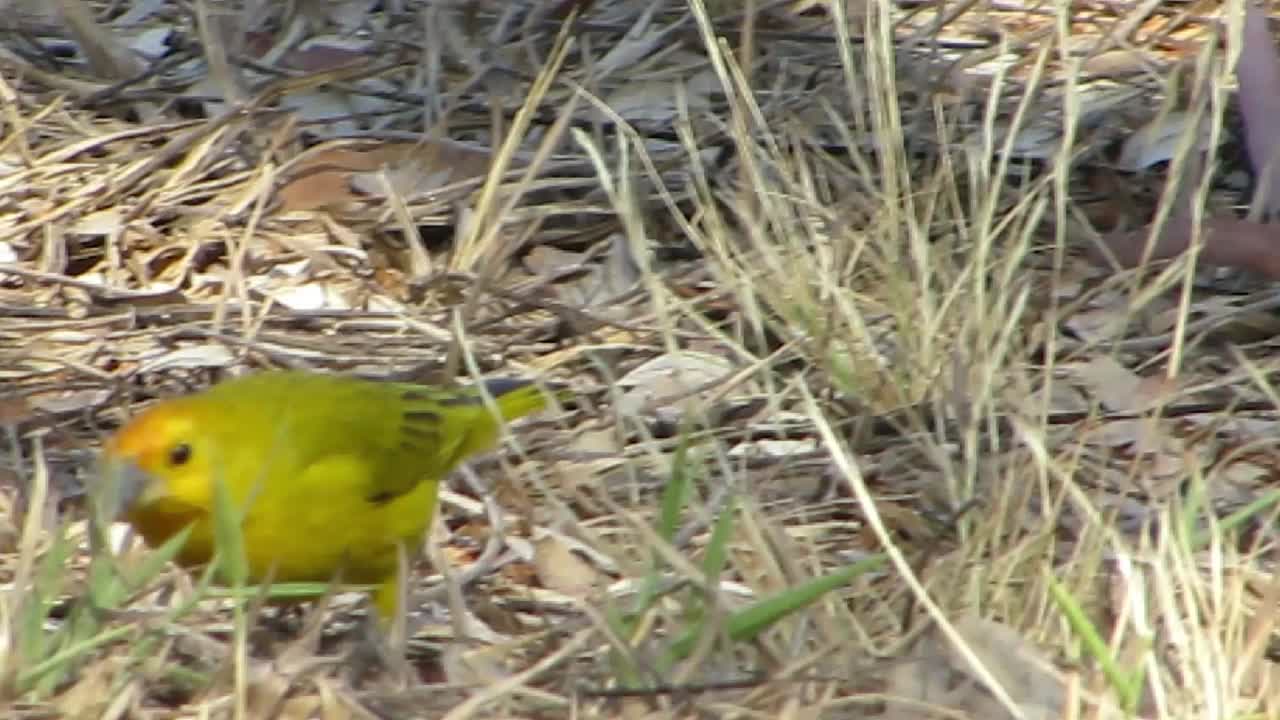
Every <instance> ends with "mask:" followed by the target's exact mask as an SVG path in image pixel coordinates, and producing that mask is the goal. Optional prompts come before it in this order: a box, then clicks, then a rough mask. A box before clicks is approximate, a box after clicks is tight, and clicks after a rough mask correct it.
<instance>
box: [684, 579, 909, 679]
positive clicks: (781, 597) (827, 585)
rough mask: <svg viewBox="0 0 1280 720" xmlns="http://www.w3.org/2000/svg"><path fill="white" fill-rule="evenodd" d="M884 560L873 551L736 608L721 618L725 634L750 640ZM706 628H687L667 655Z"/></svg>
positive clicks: (689, 644)
mask: <svg viewBox="0 0 1280 720" xmlns="http://www.w3.org/2000/svg"><path fill="white" fill-rule="evenodd" d="M884 561H885V556H884V555H873V556H871V557H869V558H866V559H863V560H860V561H858V562H856V563H854V564H853V565H849V566H847V567H844V568H841V569H840V570H837V571H835V572H833V573H831V574H829V575H824V576H822V577H819V578H814V579H813V580H810V581H809V582H806V583H805V584H803V585H800V586H798V587H794V588H791V589H789V590H784V591H782V592H780V593H778V594H777V595H774V596H773V597H771V598H767V599H764V600H761V601H759V602H757V603H755V604H754V605H751V606H750V607H747V608H744V609H742V610H739V611H737V612H735V613H733V614H731V615H730V616H729V618H728V620H727V621H726V622H725V626H726V627H725V630H726V634H727V635H728V638H729V640H731V641H733V642H744V641H747V640H752V639H754V638H755V637H756V636H758V635H759V634H760V633H762V632H764V631H765V630H767V629H768V628H770V627H772V626H773V625H774V624H776V623H777V622H778V621H779V620H782V619H783V618H786V617H787V616H789V615H792V614H794V613H795V612H797V611H798V610H800V609H802V608H804V607H805V606H807V605H809V604H811V603H813V602H814V601H816V600H818V599H819V598H821V597H822V596H823V595H825V594H827V593H829V592H831V591H832V590H836V589H838V588H840V587H843V586H844V585H846V584H848V583H849V582H851V581H852V580H853V579H854V578H856V577H858V576H859V575H863V574H865V573H867V572H869V571H871V570H874V569H876V568H878V567H880V565H882V564H883V563H884ZM708 631H709V629H708V628H707V627H706V625H705V623H699V624H697V625H694V626H693V627H691V628H689V629H688V630H686V631H685V632H684V633H683V634H682V635H681V636H680V637H679V638H677V639H676V641H675V642H673V643H672V644H671V647H670V648H669V649H668V655H669V657H670V658H672V659H675V660H680V659H683V658H685V657H688V655H689V653H690V652H692V651H693V648H694V647H695V646H696V645H697V644H698V638H699V637H701V636H702V635H703V633H706V632H708Z"/></svg>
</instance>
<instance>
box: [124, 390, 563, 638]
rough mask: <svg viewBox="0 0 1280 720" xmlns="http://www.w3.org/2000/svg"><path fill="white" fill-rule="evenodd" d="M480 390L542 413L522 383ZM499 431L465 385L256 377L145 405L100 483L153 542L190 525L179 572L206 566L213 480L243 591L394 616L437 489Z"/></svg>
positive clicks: (505, 412)
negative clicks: (289, 587)
mask: <svg viewBox="0 0 1280 720" xmlns="http://www.w3.org/2000/svg"><path fill="white" fill-rule="evenodd" d="M484 387H485V389H486V390H487V391H488V393H489V394H490V395H491V396H493V398H494V403H495V404H496V406H497V408H498V410H499V411H500V412H501V415H502V418H503V419H504V420H512V419H515V418H518V417H520V416H523V415H526V414H529V413H531V412H535V411H537V410H540V409H542V408H543V407H545V404H546V401H545V398H544V396H543V394H542V392H541V391H540V390H539V389H538V388H537V387H536V386H534V385H532V384H530V383H529V382H527V381H523V380H490V381H487V382H485V383H484ZM499 429H500V423H499V421H498V420H497V419H496V418H495V417H494V415H493V413H491V412H490V410H489V408H488V406H487V405H486V403H485V402H484V401H483V399H482V395H481V391H480V390H479V388H477V387H474V386H473V387H464V388H456V389H445V388H435V387H428V386H423V385H412V384H405V383H392V382H380V381H376V380H365V379H361V378H355V377H350V376H341V375H328V374H322V373H314V372H301V371H273V372H264V373H258V374H253V375H248V376H244V377H240V378H237V379H234V380H229V381H226V382H223V383H220V384H218V385H215V386H214V387H213V388H211V389H209V390H206V391H204V392H200V393H197V394H194V395H189V396H186V397H180V398H175V399H171V400H165V401H162V402H160V403H158V404H156V405H154V406H153V407H151V408H148V409H147V410H146V411H144V412H143V413H141V414H139V415H138V416H137V417H135V418H134V419H133V420H131V421H130V422H128V423H127V424H126V425H125V426H124V427H122V428H121V429H120V430H119V431H118V432H117V433H116V434H115V436H114V437H112V438H111V439H110V440H109V441H108V442H107V444H106V446H105V448H104V451H103V458H102V480H103V482H105V483H106V487H105V488H104V490H106V491H107V492H108V493H109V495H107V497H108V498H109V499H110V500H111V501H112V502H113V503H114V505H115V507H114V508H112V509H114V510H115V511H116V513H117V515H118V517H120V518H122V519H123V520H125V521H127V522H128V523H130V524H131V525H132V526H133V527H134V528H136V529H137V531H138V532H139V534H141V535H142V537H143V538H144V539H145V540H146V541H147V543H148V544H149V545H152V546H156V545H159V544H162V543H164V542H165V541H166V540H168V539H170V538H172V537H173V536H174V535H175V534H177V533H179V532H180V531H182V530H183V529H184V528H186V527H188V526H190V527H191V533H190V535H189V536H188V537H187V540H186V541H185V543H184V544H183V547H182V548H181V550H180V551H179V552H178V555H177V561H178V562H179V563H180V564H182V565H184V566H196V565H202V564H205V563H207V562H209V561H210V560H211V559H212V557H213V553H214V550H215V546H216V541H215V534H214V523H213V507H214V497H215V496H214V492H215V490H214V487H215V483H216V482H217V481H219V480H220V481H222V482H223V483H225V487H226V489H227V491H228V496H229V497H230V498H231V500H232V502H233V503H234V506H235V507H236V509H237V510H238V511H239V512H240V513H241V515H240V517H242V524H241V529H242V533H243V542H244V553H245V559H246V560H247V566H248V570H249V580H250V581H251V582H264V581H266V580H267V579H268V578H270V579H272V580H274V581H275V582H329V581H331V580H333V579H334V578H341V580H342V581H343V582H349V583H358V584H371V585H378V586H379V587H378V589H377V591H376V593H375V598H374V600H375V606H376V607H377V609H378V611H379V613H380V614H381V615H382V617H383V618H389V617H391V616H392V614H393V613H394V612H395V610H396V598H397V597H398V592H397V582H398V574H399V566H400V563H399V560H398V558H399V549H400V548H401V547H403V548H405V549H406V550H407V551H408V553H409V556H410V557H412V556H413V555H414V554H415V552H416V550H417V549H418V548H419V547H420V545H421V540H422V537H423V534H424V532H425V531H426V529H427V528H428V527H429V526H430V523H431V517H432V514H433V513H434V511H435V506H436V492H437V489H438V487H439V484H440V480H441V479H442V478H443V477H444V476H445V475H446V474H447V473H448V472H449V471H450V470H452V469H453V468H454V467H455V466H457V465H458V464H459V463H460V462H462V461H463V460H464V459H466V458H467V457H468V456H470V455H473V454H475V453H478V452H481V451H484V450H487V449H489V448H491V447H492V446H493V445H494V443H495V442H496V441H497V439H498V433H499Z"/></svg>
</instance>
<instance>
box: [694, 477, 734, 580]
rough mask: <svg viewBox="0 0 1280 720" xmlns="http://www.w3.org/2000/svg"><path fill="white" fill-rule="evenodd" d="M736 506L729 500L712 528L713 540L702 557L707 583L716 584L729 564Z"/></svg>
mask: <svg viewBox="0 0 1280 720" xmlns="http://www.w3.org/2000/svg"><path fill="white" fill-rule="evenodd" d="M736 505H737V503H735V502H734V501H733V498H729V502H727V503H725V505H724V509H723V510H721V511H720V516H719V517H717V518H716V523H715V525H714V526H713V527H712V528H711V539H710V540H708V541H707V551H706V554H705V555H703V557H702V572H703V574H704V575H706V577H707V582H711V583H714V582H716V581H717V580H718V579H719V578H720V575H721V574H722V573H723V572H724V568H725V565H727V564H728V562H729V538H731V537H733V521H734V519H735V517H736V512H737V507H736Z"/></svg>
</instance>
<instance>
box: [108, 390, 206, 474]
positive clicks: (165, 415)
mask: <svg viewBox="0 0 1280 720" xmlns="http://www.w3.org/2000/svg"><path fill="white" fill-rule="evenodd" d="M190 428H191V422H190V420H189V419H188V418H187V416H186V414H185V413H183V412H181V410H180V409H179V408H178V407H176V406H175V405H174V404H173V403H172V402H170V403H161V404H160V405H156V406H154V407H151V408H148V409H147V410H145V411H143V412H142V413H141V414H139V415H138V416H137V417H135V418H133V419H132V420H130V421H129V422H127V423H125V425H124V427H122V428H120V429H119V430H118V431H116V434H115V435H114V436H113V437H112V438H111V439H110V440H109V441H108V442H107V444H106V453H107V454H108V455H110V456H112V457H116V458H128V459H130V460H132V461H133V462H135V463H137V464H138V465H139V466H141V467H144V468H148V467H154V466H155V465H156V464H158V463H160V462H161V461H162V459H163V458H164V457H165V456H166V455H167V453H168V452H169V449H170V448H171V447H172V446H173V444H174V443H175V442H178V439H179V438H181V437H182V436H183V435H185V434H186V433H187V432H188V431H189V430H190Z"/></svg>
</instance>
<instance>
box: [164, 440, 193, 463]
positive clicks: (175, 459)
mask: <svg viewBox="0 0 1280 720" xmlns="http://www.w3.org/2000/svg"><path fill="white" fill-rule="evenodd" d="M190 459H191V446H190V445H188V444H186V443H178V444H177V445H174V446H173V447H172V448H171V449H170V450H169V464H170V465H173V466H175V467H177V466H179V465H186V464H187V461H188V460H190Z"/></svg>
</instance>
